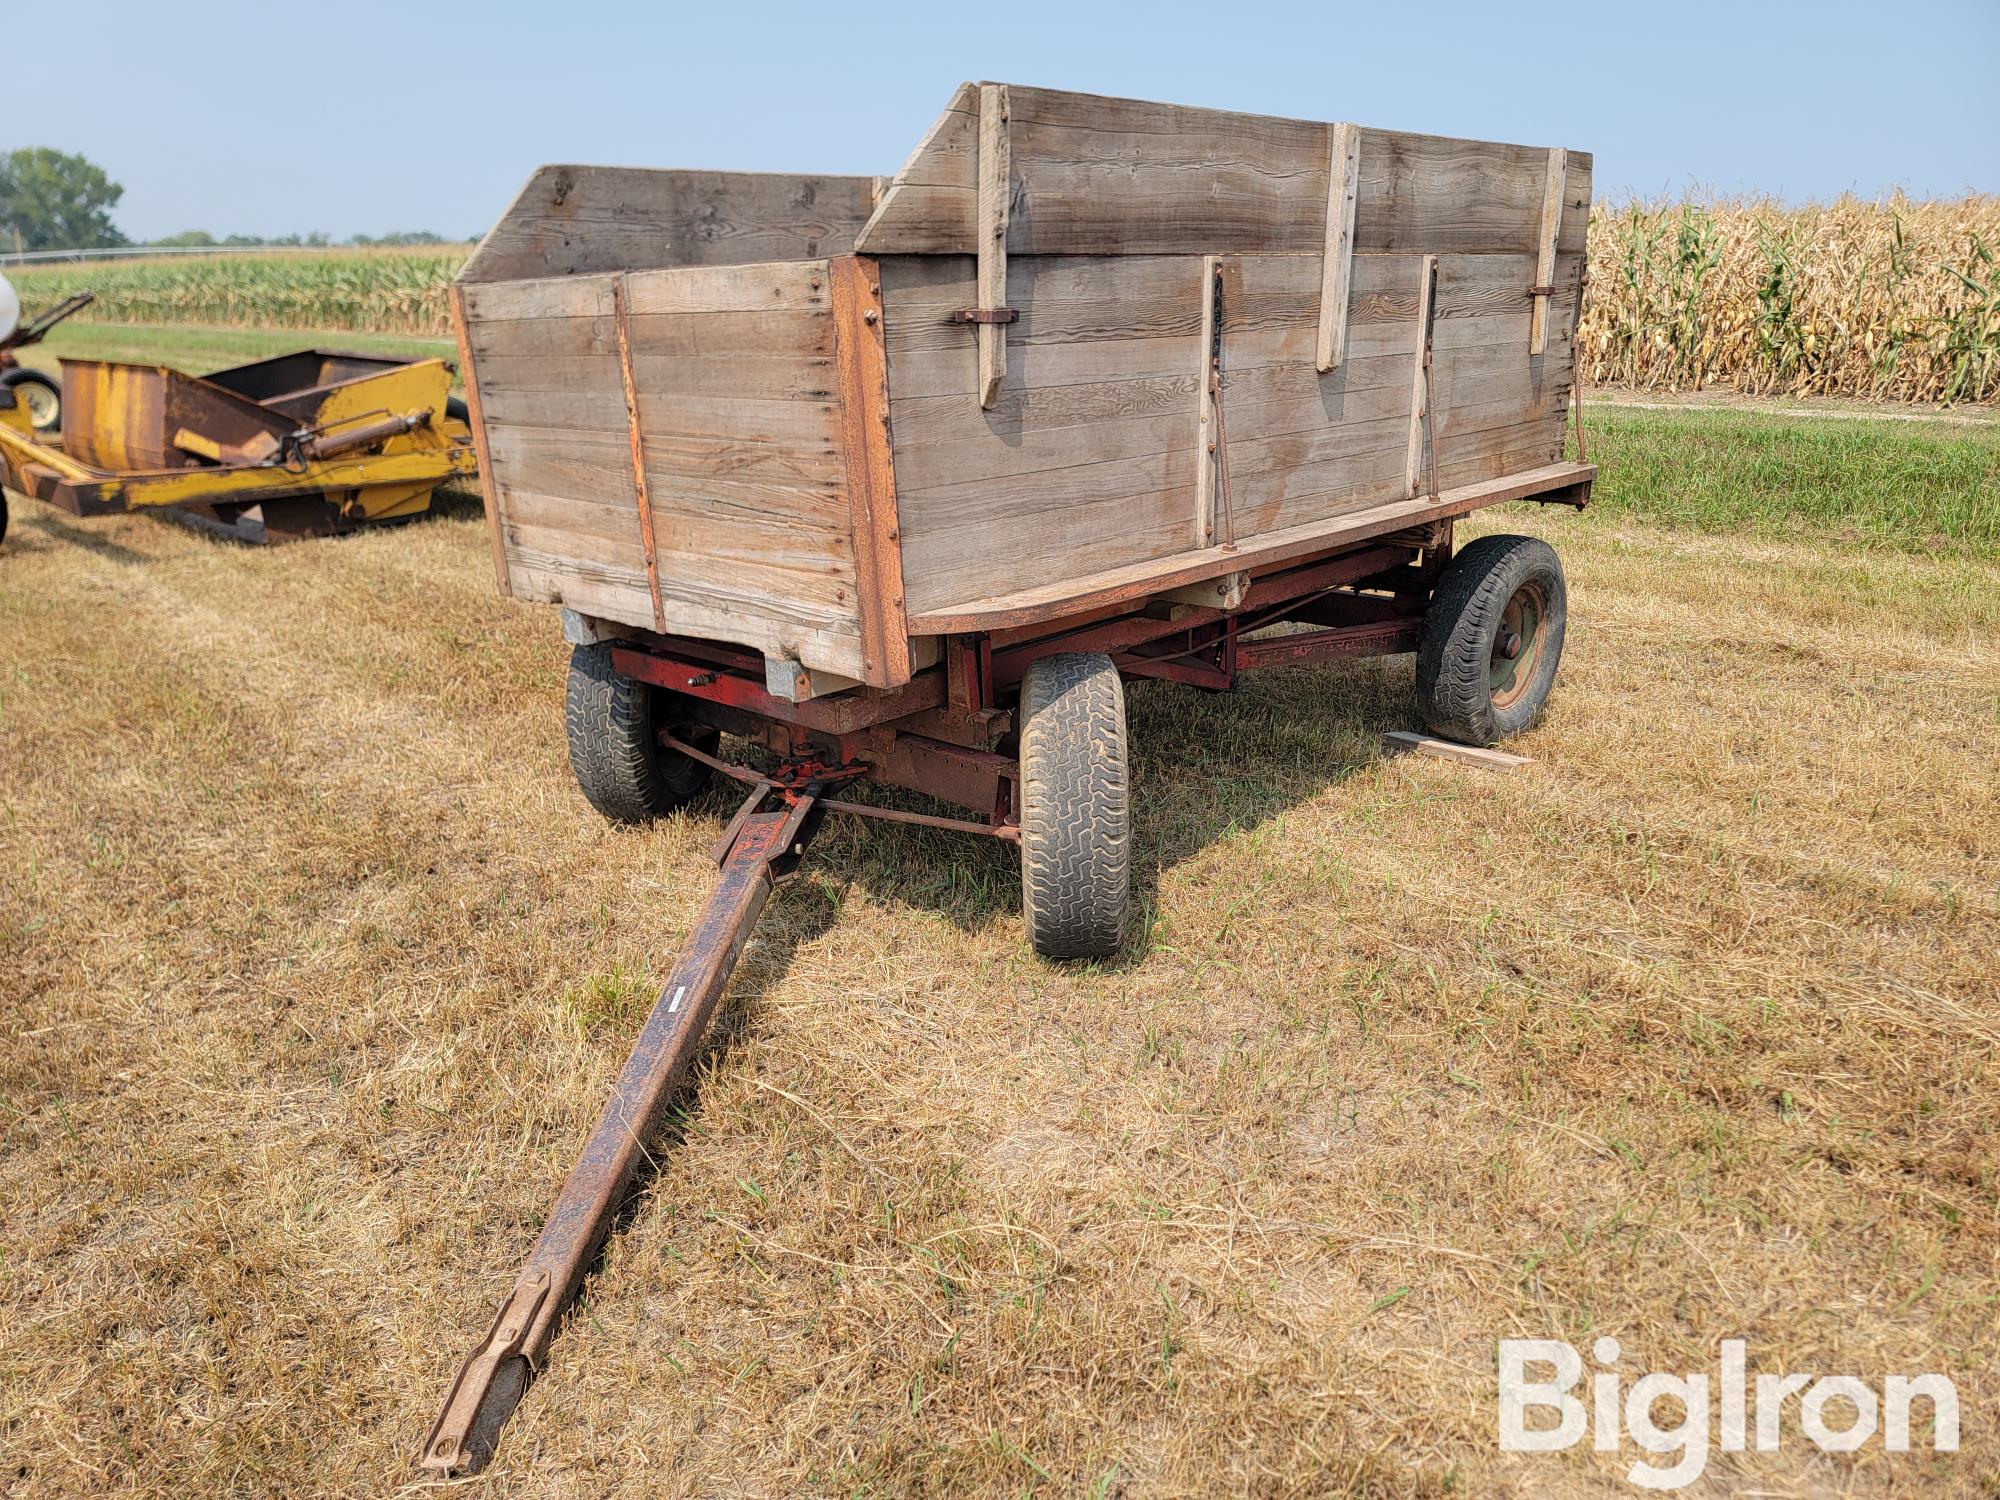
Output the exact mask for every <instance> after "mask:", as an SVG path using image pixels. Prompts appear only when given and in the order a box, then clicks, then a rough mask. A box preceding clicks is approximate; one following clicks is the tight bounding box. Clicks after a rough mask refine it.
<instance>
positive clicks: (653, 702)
mask: <svg viewBox="0 0 2000 1500" xmlns="http://www.w3.org/2000/svg"><path fill="white" fill-rule="evenodd" d="M668 706H669V699H668V695H667V694H666V693H664V692H662V691H661V690H660V689H659V688H656V687H654V686H653V685H652V684H651V683H646V682H638V681H635V680H634V679H632V678H630V677H626V676H623V675H621V674H620V673H619V672H617V671H616V670H614V669H613V667H612V665H611V648H610V647H609V646H608V645H605V644H603V643H602V642H600V643H599V644H597V645H594V646H578V647H576V648H575V649H574V650H572V651H571V652H570V658H569V691H568V694H567V698H566V701H565V705H564V713H563V722H564V726H565V728H566V729H567V730H568V732H569V765H570V770H572V771H573V772H575V773H576V784H577V785H578V786H579V787H580V788H582V790H583V795H584V797H585V799H586V800H587V801H588V802H589V803H590V805H591V806H592V807H594V808H596V809H597V810H598V811H599V812H600V813H602V814H604V816H605V817H607V818H609V819H611V821H612V822H614V823H645V822H648V821H650V820H651V819H654V818H659V817H664V816H666V814H668V813H670V812H672V811H674V809H676V808H678V807H684V806H686V805H687V804H688V803H689V802H691V801H693V800H694V799H695V798H696V797H698V796H700V795H701V793H702V790H703V789H704V788H705V787H707V785H708V779H709V776H710V774H711V773H710V771H709V768H708V767H707V766H705V765H703V764H702V763H701V762H700V761H698V760H695V759H694V758H692V757H691V756H687V755H683V754H681V753H680V752H679V751H678V750H669V749H668V748H667V747H666V746H664V745H662V744H661V743H660V740H659V731H660V730H661V729H663V728H668V727H671V726H670V725H669V724H668V723H667V717H666V715H665V714H664V713H663V710H665V709H667V708H668ZM676 732H677V733H680V731H678V730H677V731H676ZM681 738H682V739H684V740H686V741H687V742H688V743H689V744H691V745H699V746H700V747H701V748H702V749H704V750H712V749H713V747H714V745H715V743H716V741H717V740H718V739H719V738H720V736H719V735H718V734H717V732H716V731H715V730H713V729H707V730H702V729H696V728H692V727H690V728H688V729H687V730H686V732H684V733H681Z"/></svg>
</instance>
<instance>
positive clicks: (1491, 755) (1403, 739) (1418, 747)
mask: <svg viewBox="0 0 2000 1500" xmlns="http://www.w3.org/2000/svg"><path fill="white" fill-rule="evenodd" d="M1382 750H1383V753H1384V754H1386V755H1400V754H1402V753H1404V752H1406V751H1415V752H1416V753H1417V754H1419V755H1432V756H1436V757H1437V758H1438V759H1439V760H1449V761H1455V762H1457V763H1458V764H1459V765H1462V766H1477V767H1478V768H1479V769H1480V770H1482V771H1518V770H1520V769H1521V767H1523V766H1532V765H1533V764H1534V761H1532V760H1530V759H1529V758H1528V757H1527V756H1525V755H1514V754H1511V753H1509V752H1508V751H1505V750H1494V749H1491V748H1489V747H1487V746H1484V745H1461V744H1459V743H1458V742H1457V741H1456V740H1441V739H1438V738H1437V737H1436V736H1435V735H1428V734H1412V733H1411V732H1410V731H1409V730H1407V729H1391V730H1389V731H1388V732H1387V733H1386V734H1384V735H1383V736H1382Z"/></svg>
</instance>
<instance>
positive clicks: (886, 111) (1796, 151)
mask: <svg viewBox="0 0 2000 1500" xmlns="http://www.w3.org/2000/svg"><path fill="white" fill-rule="evenodd" d="M52 14H55V15H56V16H57V17H58V18H59V23H60V24H59V25H58V26H57V28H56V32H55V33H54V34H51V35H49V36H48V37H47V38H46V40H45V44H35V45H30V42H29V39H28V38H25V37H24V36H23V35H22V33H21V28H20V27H18V26H16V27H14V28H12V29H11V32H10V34H9V35H8V37H7V41H6V44H5V45H6V49H7V53H8V54H9V55H8V58H7V61H8V67H7V68H6V70H5V79H6V81H5V83H4V84H0V90H3V91H4V93H3V94H0V99H4V102H0V148H11V147H14V146H21V145H49V146H55V147H58V148H60V149H63V150H68V151H81V152H83V153H84V154H85V155H87V156H89V157H91V158H92V159H94V160H96V161H97V162H99V163H100V164H102V165H103V166H104V167H106V168H107V169H108V170H109V171H110V173H111V175H112V176H113V177H114V178H115V179H116V180H117V181H119V182H122V183H123V184H124V186H125V190H126V192H125V199H124V202H123V204H122V205H121V207H120V211H119V214H118V219H119V223H120V226H121V227H122V228H123V229H124V230H125V231H126V233H128V234H130V235H132V236H133V237H135V238H150V237H154V236H157V235H162V234H170V233H173V232H175V231H177V230H181V229H189V228H201V229H207V230H210V231H211V232H214V233H217V234H225V233H230V232H240V233H262V234H279V233H288V232H292V231H301V232H303V231H308V230H314V229H320V230H326V231H328V232H330V233H332V234H333V235H335V236H336V237H343V236H345V235H348V234H352V233H355V232H361V233H366V234H381V233H384V232H386V231H389V230H394V229H435V230H438V231H440V232H442V233H445V234H451V235H476V234H479V233H482V232H483V231H484V230H485V229H486V228H487V227H488V226H489V225H490V224H491V223H492V221H493V220H494V219H495V218H496V217H497V216H498V215H499V213H500V211H501V210H502V209H503V208H504V207H505V206H506V203H507V201H508V199H509V198H511V197H512V195H513V193H514V191H515V189H516V188H517V187H519V185H520V184H521V182H522V181H523V180H524V179H525V178H526V177H527V175H528V173H529V172H530V170H531V169H532V168H534V167H535V166H536V165H537V164H539V163H541V162H548V161H573V162H603V163H620V164H628V165H639V166H685V167H727V168H738V169H746V170H774V171H825V172H857V173H889V172H893V171H894V170H895V169H896V167H897V166H898V165H899V164H900V163H901V161H902V159H903V157H904V156H905V155H906V154H907V153H908V152H909V150H910V148H911V147H912V146H913V145H915V143H916V141H917V138H918V137H919V136H920V135H921V134H922V133H923V131H924V129H925V127H926V126H927V125H928V124H929V122H930V120H931V119H932V117H933V116H934V115H935V114H936V113H937V111H938V110H939V109H940V108H941V107H942V106H943V104H944V102H945V101H946V100H947V99H948V98H949V97H950V94H951V91H952V88H953V87H954V86H955V85H956V84H957V83H958V82H960V81H961V80H962V79H967V78H992V79H998V80H1002V81H1006V82H1017V83H1034V84H1042V85H1046V86H1049V87H1055V88H1074V89H1083V90H1088V91H1091V92H1094V93H1104V94H1125V95H1131V96H1136V97H1139V98H1149V99H1167V100H1173V101H1176V102H1181V103H1189V104H1204V105H1213V106H1217V107H1221V108H1227V109H1244V110H1253V111H1257V112H1259V113H1265V114H1280V115H1296V116H1301V117H1305V118H1311V119H1350V120H1355V121H1358V122H1359V123H1361V124H1364V125H1375V126H1382V127H1386V128H1395V129H1406V130H1421V131H1428V132H1431V133H1434V134H1441V135H1466V136H1479V137H1484V138H1487V139H1493V140H1506V141H1519V142H1524V143H1527V144H1532V145H1565V146H1570V147H1574V148H1580V149H1583V150H1588V151H1592V152H1594V153H1595V155H1596V158H1597V166H1596V184H1597V192H1598V195H1599V196H1600V197H1606V196H1623V195H1627V194H1631V193H1638V194H1640V195H1646V196H1651V195H1655V194H1660V193H1669V192H1670V193H1680V192H1683V191H1685V190H1687V189H1688V188H1690V187H1691V186H1692V187H1704V188H1712V189H1714V190H1717V191H1720V192H1739V191H1758V192H1767V193H1772V194H1776V195H1779V196H1782V197H1786V198H1790V199H1802V198H1815V197H1829V196H1832V195H1835V194H1837V193H1840V192H1842V191H1845V190H1849V189H1852V190H1854V191H1857V192H1860V193H1863V194H1868V195H1873V194H1876V193H1879V192H1882V191H1884V190H1886V189H1888V188H1891V187H1894V186H1899V185H1900V186H1903V187H1906V188H1908V189H1909V190H1910V191H1911V192H1913V193H1916V194H1919V195H1925V194H1955V193H1959V192H1962V191H1965V190H1966V189H1968V188H1976V189H1979V190H1982V191H1986V192H2000V0H1911V3H1906V4H1901V5H1860V4H1845V3H1828V4H1786V5H1776V4H1770V5H1760V4H1756V3H1753V0H1742V3H1738V4H1733V5H1715V4H1707V3H1675V4H1661V5H1648V6H1619V5H1616V4H1613V5H1596V6H1562V5H1541V6H1519V5H1504V4H1487V5H1458V4H1452V3H1445V0H1432V3H1422V4H1414V5H1407V6H1404V5H1388V4H1382V3H1379V0H1377V3H1372V4H1367V5H1349V4H1333V3H1325V4H1318V5H1303V4H1301V5H1257V4H1253V3H1247V0H1235V3H1220V4H1215V3H1211V4H1205V5H1181V4H1152V5H1125V6H1108V5H1089V4H1085V3H1081V0H1075V3H1070V4H1062V5H1048V4H1039V3H1025V0H981V3H978V4H973V3H963V0H961V3H952V0H936V3H932V4H925V5H897V4H890V3H873V4H862V5H841V4H830V3H820V4H815V5H792V4H778V3H773V4H763V5H755V6H748V5H729V4H725V3H720V0H718V3H713V4H708V5H703V6H686V5H651V6H639V5H629V6H628V5H612V4H590V3H583V0H539V3H534V4H516V3H512V0H503V3H485V4H482V3H479V0H461V3H458V4H454V5H450V6H444V5H435V4H430V3H426V0H408V3H405V4H401V5H393V4H377V3H374V0H349V3H345V4H342V5H339V6H325V5H301V4H293V3H285V0H270V3H265V4H259V5H249V4H235V3H214V4H202V3H196V4H192V5H166V4H160V3H158V0H145V3H130V4H128V3H91V0H71V3H68V4H65V5H63V6H60V7H59V8H58V9H57V11H56V12H53V13H52Z"/></svg>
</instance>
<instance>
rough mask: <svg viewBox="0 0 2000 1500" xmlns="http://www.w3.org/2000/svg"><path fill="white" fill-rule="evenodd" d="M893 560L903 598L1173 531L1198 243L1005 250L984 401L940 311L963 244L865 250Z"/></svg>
mask: <svg viewBox="0 0 2000 1500" xmlns="http://www.w3.org/2000/svg"><path fill="white" fill-rule="evenodd" d="M881 268H882V292H883V301H884V305H885V309H886V317H887V321H888V335H887V345H888V362H889V398H890V399H889V405H890V414H891V423H890V425H891V429H892V431H893V433H894V439H895V460H896V491H897V503H898V507H899V510H900V513H901V517H902V533H903V535H902V544H903V574H904V580H905V585H906V592H907V595H908V600H909V608H910V610H911V612H912V613H916V612H918V611H921V610H925V609H931V608H936V607H939V606H941V605H943V604H946V603H949V602H950V601H952V600H954V599H961V598H967V597H973V596H976V595H979V594H984V593H990V592H992V591H994V589H995V588H996V587H998V586H999V585H998V584H996V580H1006V579H1010V578H1014V577H1016V576H1019V575H1023V574H1026V575H1032V576H1040V577H1055V576H1060V574H1061V572H1062V571H1063V570H1073V571H1076V572H1085V571H1089V570H1091V569H1094V568H1103V567H1110V566H1114V565H1116V564H1117V563H1119V562H1123V561H1130V560H1133V559H1135V558H1143V557H1159V556H1165V555H1167V554H1168V553H1171V552H1174V551H1177V550H1179V549H1181V548H1183V547H1185V546H1187V545H1188V540H1189V527H1190V523H1191V520H1192V515H1193V511H1192V509H1191V507H1192V496H1193V494H1194V483H1195V437H1196V403H1195V388H1196V358H1195V345H1196V336H1197V333H1198V331H1199V324H1200V296H1201V284H1200V283H1201V261H1200V258H1199V257H1193V258H1190V257H1186V256H1171V257H1148V256H1121V257H1113V258H1095V259H1088V258H1062V257H1048V256H1043V257H1037V258H1035V259H1032V260H1010V261H1009V263H1008V285H1007V301H1008V305H1009V306H1011V307H1015V308H1018V309H1019V310H1020V313H1021V316H1020V320H1019V321H1018V322H1016V323H1014V324H1013V325H1012V326H1011V327H1010V328H1009V330H1008V333H1009V337H1008V340H1007V371H1006V378H1005V379H1004V381H1003V382H1002V384H1001V391H1000V396H999V400H998V403H997V404H996V405H995V406H994V407H993V408H992V409H991V410H982V409H981V408H980V404H979V401H980V380H979V370H978V360H977V353H976V350H975V347H974V344H973V341H972V339H971V337H970V336H969V334H968V332H967V330H966V328H965V327H964V326H963V325H962V324H954V323H951V322H949V321H948V318H949V316H950V314H951V312H952V311H953V309H955V308H961V307H968V306H971V305H972V301H971V299H972V298H973V297H974V295H975V294H976V291H977V286H976V267H975V265H974V262H973V259H972V257H970V256H950V257H923V258H918V257H913V256H897V257H893V258H885V259H884V260H883V261H882V262H881Z"/></svg>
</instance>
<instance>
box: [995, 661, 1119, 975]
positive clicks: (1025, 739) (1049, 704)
mask: <svg viewBox="0 0 2000 1500" xmlns="http://www.w3.org/2000/svg"><path fill="white" fill-rule="evenodd" d="M1131 800H1132V799H1131V772H1130V769H1129V767H1128V764H1127V760H1126V755H1125V684H1124V683H1123V682H1122V681H1121V680H1120V679H1119V676H1118V669H1117V668H1116V667H1114V666H1113V665H1112V664H1111V658H1110V657H1108V656H1105V655H1103V654H1102V653H1100V652H1094V651H1092V652H1083V651H1072V652H1063V653H1060V654H1057V655H1054V656H1044V657H1041V658H1039V659H1038V660H1036V661H1034V662H1033V663H1031V664H1030V665H1029V667H1028V673H1027V676H1026V677H1025V678H1024V679H1023V680H1022V683H1021V905H1022V909H1023V913H1024V915H1025V916H1026V917H1027V922H1028V940H1029V941H1030V942H1031V943H1032V944H1033V945H1034V948H1035V951H1036V952H1037V953H1039V954H1040V955H1041V956H1042V957H1044V958H1058V959H1060V958H1106V957H1109V956H1110V955H1111V954H1112V953H1114V952H1115V951H1117V948H1118V942H1119V939H1120V938H1121V937H1123V936H1124V932H1125V915H1126V912H1127V911H1128V910H1129V909H1130V907H1131V904H1132V816H1131Z"/></svg>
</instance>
